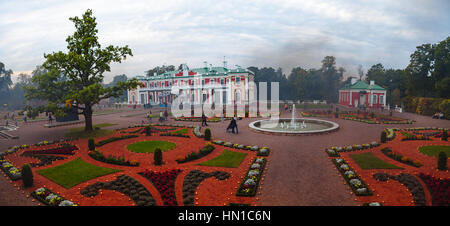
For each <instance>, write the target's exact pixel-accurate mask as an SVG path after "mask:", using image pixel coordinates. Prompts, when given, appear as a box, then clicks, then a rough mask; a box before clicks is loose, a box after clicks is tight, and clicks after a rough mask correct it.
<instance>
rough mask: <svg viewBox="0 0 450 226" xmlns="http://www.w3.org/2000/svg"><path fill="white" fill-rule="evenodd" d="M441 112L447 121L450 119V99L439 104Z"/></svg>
mask: <svg viewBox="0 0 450 226" xmlns="http://www.w3.org/2000/svg"><path fill="white" fill-rule="evenodd" d="M439 110H440V111H441V112H442V113H443V114H444V117H445V118H446V119H450V99H446V100H443V101H442V102H441V103H440V104H439Z"/></svg>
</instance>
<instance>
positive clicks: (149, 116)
mask: <svg viewBox="0 0 450 226" xmlns="http://www.w3.org/2000/svg"><path fill="white" fill-rule="evenodd" d="M152 118H153V114H152V111H150V113H148V121H149V122H152Z"/></svg>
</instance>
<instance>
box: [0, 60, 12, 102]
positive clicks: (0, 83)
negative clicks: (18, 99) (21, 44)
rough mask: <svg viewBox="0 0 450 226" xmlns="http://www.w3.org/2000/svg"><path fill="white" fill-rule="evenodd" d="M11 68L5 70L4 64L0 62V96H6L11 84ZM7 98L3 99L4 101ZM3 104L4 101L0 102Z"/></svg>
mask: <svg viewBox="0 0 450 226" xmlns="http://www.w3.org/2000/svg"><path fill="white" fill-rule="evenodd" d="M12 73H13V72H12V70H11V69H9V70H6V68H5V64H4V63H2V62H0V96H2V97H6V96H7V95H8V94H9V90H10V88H11V85H12V81H11V74H12ZM2 99H3V98H2ZM6 99H7V98H5V99H4V100H5V101H6ZM1 104H4V103H1Z"/></svg>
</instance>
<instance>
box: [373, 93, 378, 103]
mask: <svg viewBox="0 0 450 226" xmlns="http://www.w3.org/2000/svg"><path fill="white" fill-rule="evenodd" d="M373 103H374V104H377V95H373Z"/></svg>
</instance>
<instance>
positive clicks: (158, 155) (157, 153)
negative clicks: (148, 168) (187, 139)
mask: <svg viewBox="0 0 450 226" xmlns="http://www.w3.org/2000/svg"><path fill="white" fill-rule="evenodd" d="M162 158H163V156H162V151H161V149H159V148H157V149H155V153H154V154H153V160H154V162H153V164H155V165H157V166H159V165H162Z"/></svg>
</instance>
